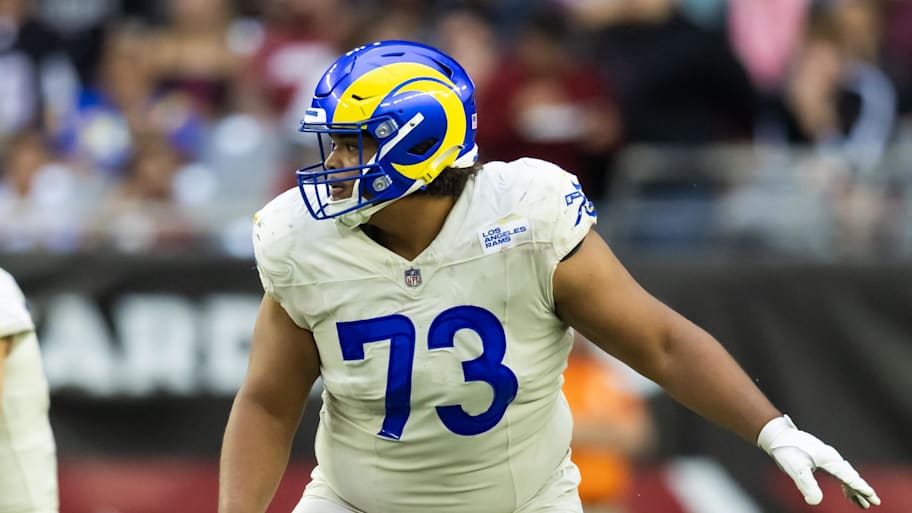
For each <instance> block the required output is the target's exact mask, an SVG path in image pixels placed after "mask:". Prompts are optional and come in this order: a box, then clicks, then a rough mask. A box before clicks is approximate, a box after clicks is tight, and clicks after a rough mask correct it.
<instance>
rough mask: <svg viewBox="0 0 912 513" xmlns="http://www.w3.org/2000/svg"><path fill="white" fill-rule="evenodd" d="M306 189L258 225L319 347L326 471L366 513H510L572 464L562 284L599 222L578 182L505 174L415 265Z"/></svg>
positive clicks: (468, 201)
mask: <svg viewBox="0 0 912 513" xmlns="http://www.w3.org/2000/svg"><path fill="white" fill-rule="evenodd" d="M299 194H300V193H299V192H298V190H297V189H293V190H290V191H288V192H286V193H284V194H282V195H281V196H279V197H278V198H276V199H275V200H273V201H272V202H271V203H270V204H268V205H267V206H266V207H265V208H264V209H263V210H262V211H260V212H259V213H258V214H257V216H256V219H255V227H254V245H255V249H256V257H257V263H258V268H259V271H260V276H261V279H262V282H263V285H264V288H265V289H266V291H267V292H268V293H269V294H271V295H272V296H273V297H274V298H275V299H276V300H278V301H279V302H280V303H281V304H282V306H283V307H284V308H285V310H286V311H287V312H288V314H289V315H290V317H291V318H292V319H293V320H294V321H295V322H296V323H297V324H298V325H300V326H301V327H304V328H306V329H308V330H310V331H311V332H312V333H313V334H314V338H315V339H316V342H317V347H318V350H319V353H320V361H321V369H320V370H321V376H322V380H323V386H324V392H323V408H322V410H321V412H320V426H319V429H318V432H317V440H316V454H317V460H318V463H319V466H320V469H321V470H322V473H323V475H324V476H325V477H326V480H327V482H328V483H329V484H330V485H331V486H332V488H333V489H334V490H335V492H336V493H337V494H338V495H339V496H340V497H342V498H344V499H345V500H346V501H347V502H349V503H350V504H352V505H354V506H356V507H357V508H359V509H361V510H363V511H366V512H371V513H373V512H390V511H395V512H401V513H408V512H427V511H435V512H440V513H445V512H457V511H485V512H488V513H497V512H512V511H515V510H516V509H518V508H519V507H520V506H521V505H522V504H524V503H525V502H526V501H528V500H529V499H530V498H532V497H533V496H534V495H535V493H536V491H537V490H539V489H540V488H541V487H542V485H543V484H544V483H545V481H546V479H548V476H549V475H551V474H552V472H553V471H554V470H555V469H556V468H557V467H558V466H559V465H560V464H561V461H562V460H563V458H564V457H565V456H566V455H567V451H568V447H569V442H570V433H571V430H572V421H571V417H570V411H569V409H568V407H567V404H566V401H565V400H564V397H563V394H562V393H561V385H562V382H563V378H562V376H561V374H562V372H563V370H564V368H565V366H566V361H567V355H568V353H569V351H570V346H571V343H572V333H571V331H570V330H569V328H568V327H567V326H566V325H565V324H563V323H562V322H561V321H560V319H558V318H557V316H556V315H555V313H554V301H553V297H552V284H551V283H552V275H553V273H554V270H555V267H556V266H557V264H558V262H559V261H560V260H561V258H563V257H564V256H566V255H567V254H568V253H569V252H570V251H571V250H572V249H573V248H574V247H575V246H576V245H577V244H579V243H580V242H581V241H582V239H583V237H584V236H585V235H586V233H587V232H588V231H589V229H590V228H591V226H592V225H593V224H594V223H595V211H594V209H593V207H592V203H591V202H589V201H588V199H587V198H586V197H585V196H584V195H583V193H582V191H581V190H580V186H579V182H578V181H577V180H576V178H575V177H574V176H573V175H571V174H569V173H567V172H565V171H563V170H561V169H560V168H558V167H556V166H554V165H552V164H549V163H547V162H543V161H539V160H533V159H522V160H518V161H515V162H511V163H503V162H492V163H488V164H486V165H485V166H484V169H483V170H482V171H481V172H479V173H478V175H477V176H476V177H475V178H473V179H470V180H469V182H468V184H467V185H466V188H465V190H464V192H463V193H462V194H461V196H460V197H459V199H458V200H457V201H456V203H455V206H454V207H453V210H452V211H451V212H450V214H449V216H448V218H447V220H446V222H445V224H444V226H443V228H442V229H441V231H440V233H439V234H438V236H437V237H436V239H435V240H434V241H433V242H432V243H431V244H430V246H429V247H428V248H427V249H425V250H424V251H423V252H422V253H421V254H420V255H418V256H417V257H416V258H415V259H414V260H413V261H407V260H405V259H404V258H402V257H400V256H399V255H397V254H395V253H393V252H391V251H389V250H388V249H386V248H384V247H383V246H381V245H379V244H377V243H376V242H374V241H373V240H371V239H370V238H369V237H367V235H366V234H365V233H364V232H363V231H362V230H361V229H353V230H352V229H346V228H344V227H342V226H341V225H340V224H339V223H335V222H331V221H315V220H313V219H312V218H311V216H310V214H309V213H308V212H307V209H306V207H305V205H304V202H303V200H302V199H301V197H300V195H299Z"/></svg>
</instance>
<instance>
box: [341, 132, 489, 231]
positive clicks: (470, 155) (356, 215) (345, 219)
mask: <svg viewBox="0 0 912 513" xmlns="http://www.w3.org/2000/svg"><path fill="white" fill-rule="evenodd" d="M461 149H462V147H461V146H454V147H453V148H451V149H450V150H448V151H446V152H444V153H443V154H442V155H441V156H440V157H438V158H437V159H436V160H435V162H434V163H432V164H431V165H432V166H434V165H440V163H441V162H443V161H445V160H446V159H447V157H448V156H449V155H452V152H453V151H457V152H458V151H460V150H461ZM376 158H377V156H376V155H374V157H373V158H371V160H369V161H368V162H374V161H375V160H376ZM477 160H478V145H474V146H472V149H471V150H469V151H468V152H466V154H465V155H463V156H462V157H459V158H457V159H456V160H455V161H454V162H453V163H452V164H450V166H449V167H454V168H467V167H472V166H473V165H475V162H476V161H477ZM360 182H361V179H360V178H358V179H357V180H355V183H354V190H355V191H357V190H360ZM427 183H428V182H426V181H424V180H423V179H421V178H419V179H417V180H415V183H413V184H412V185H411V187H409V188H408V190H406V191H405V193H404V194H402V195H400V196H398V197H396V198H393V199H390V200H386V201H381V202H379V203H374V204H373V205H370V206H367V207H364V208H359V209H357V210H352V211H351V212H346V213H345V214H341V215H339V216H336V217H335V220H336V222H337V223H338V224H339V225H341V226H343V227H345V228H348V229H352V228H357V227H358V226H361V225H362V224H364V223H366V222H367V221H369V220H370V218H371V216H373V215H374V214H376V213H377V212H379V211H381V210H383V209H384V208H385V207H386V206H387V205H390V204H392V203H394V202H395V201H397V200H399V199H402V198H404V197H406V196H408V195H410V194H412V193H414V192H415V191H417V190H419V189H421V188H422V187H424V186H425V185H427ZM333 203H334V206H338V207H341V208H340V210H342V209H345V208H348V207H349V206H353V205H355V204H357V200H355V198H354V194H352V196H351V197H349V198H346V199H344V200H337V201H335V202H333Z"/></svg>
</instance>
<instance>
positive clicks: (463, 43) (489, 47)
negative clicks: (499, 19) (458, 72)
mask: <svg viewBox="0 0 912 513" xmlns="http://www.w3.org/2000/svg"><path fill="white" fill-rule="evenodd" d="M496 30H497V29H496V28H495V27H494V26H493V25H492V24H491V22H490V21H489V20H488V19H487V18H486V17H485V16H484V14H483V13H481V12H480V11H478V10H473V9H467V8H465V9H453V10H448V11H444V12H443V13H441V14H440V16H439V17H438V18H437V22H436V26H435V27H434V30H433V34H434V44H435V45H436V46H437V47H438V48H440V49H441V50H443V51H445V52H446V53H448V54H450V55H451V56H453V58H454V59H456V61H457V62H459V63H460V64H462V67H463V68H465V70H466V72H468V74H469V76H470V77H472V82H474V83H475V94H476V96H483V95H486V94H487V89H488V84H489V82H490V80H491V77H492V75H493V74H494V71H495V69H496V67H497V65H498V61H499V59H500V49H499V47H498V42H497V34H496Z"/></svg>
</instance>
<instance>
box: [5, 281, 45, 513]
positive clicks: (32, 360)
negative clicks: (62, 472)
mask: <svg viewBox="0 0 912 513" xmlns="http://www.w3.org/2000/svg"><path fill="white" fill-rule="evenodd" d="M49 405H50V399H49V396H48V384H47V380H46V379H45V377H44V371H43V369H42V367H41V355H40V353H39V349H38V339H37V338H36V337H35V325H34V324H33V322H32V318H31V316H29V313H28V310H27V309H26V307H25V298H24V297H23V295H22V291H21V290H20V289H19V285H17V284H16V281H15V280H14V279H13V277H12V276H10V274H9V273H8V272H6V271H5V270H3V269H0V513H57V458H56V445H55V443H54V434H53V432H52V431H51V424H50V421H49V420H48V407H49Z"/></svg>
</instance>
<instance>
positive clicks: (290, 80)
mask: <svg viewBox="0 0 912 513" xmlns="http://www.w3.org/2000/svg"><path fill="white" fill-rule="evenodd" d="M348 3H349V2H348V1H344V2H336V1H335V0H267V1H266V2H265V6H264V8H263V10H264V12H263V23H264V34H263V42H262V44H261V45H260V47H259V49H258V50H257V51H256V53H255V54H254V56H253V58H252V61H251V62H250V65H249V67H248V69H247V70H246V72H245V74H244V79H243V84H242V85H243V92H244V97H243V100H244V101H245V102H246V103H245V108H246V109H247V110H248V111H265V112H266V114H267V115H268V116H269V117H271V118H274V119H280V120H282V122H283V123H284V124H285V126H286V128H287V130H288V132H287V133H288V134H289V136H291V135H292V134H295V138H297V137H296V134H297V132H296V130H297V128H298V121H299V120H300V118H301V113H302V112H304V109H305V108H306V107H309V106H310V100H311V98H312V96H313V90H314V88H315V87H316V84H317V80H319V78H320V70H323V69H324V68H325V67H326V66H328V65H329V64H330V63H331V62H332V61H333V59H334V57H335V56H336V55H337V53H338V52H337V50H336V49H335V48H336V46H337V44H339V43H340V42H341V41H343V40H346V39H348V38H349V37H350V34H351V31H352V30H353V28H354V23H355V21H356V20H355V17H353V16H351V15H345V14H343V11H346V10H347V4H348Z"/></svg>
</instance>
